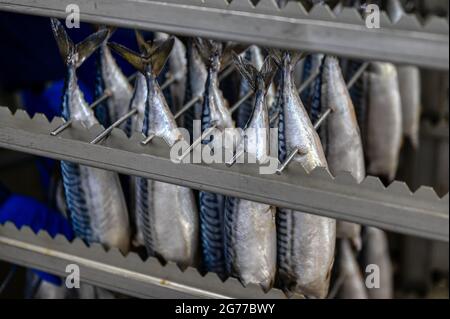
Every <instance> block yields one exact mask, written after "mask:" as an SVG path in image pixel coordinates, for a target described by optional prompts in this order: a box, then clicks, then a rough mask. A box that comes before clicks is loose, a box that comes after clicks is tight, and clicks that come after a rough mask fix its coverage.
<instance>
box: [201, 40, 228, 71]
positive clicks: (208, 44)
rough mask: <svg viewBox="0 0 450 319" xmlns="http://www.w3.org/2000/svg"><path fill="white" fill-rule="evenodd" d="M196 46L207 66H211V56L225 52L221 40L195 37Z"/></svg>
mask: <svg viewBox="0 0 450 319" xmlns="http://www.w3.org/2000/svg"><path fill="white" fill-rule="evenodd" d="M194 46H195V47H196V49H197V51H198V52H199V54H200V57H201V58H202V60H203V63H205V65H206V66H207V67H210V65H211V57H212V56H213V55H219V56H221V55H222V52H223V46H222V43H221V42H219V41H214V40H205V39H202V38H195V39H194Z"/></svg>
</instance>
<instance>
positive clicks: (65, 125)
mask: <svg viewBox="0 0 450 319" xmlns="http://www.w3.org/2000/svg"><path fill="white" fill-rule="evenodd" d="M137 74H138V72H135V73H133V74H132V75H130V76H129V77H128V78H127V80H128V82H132V81H133V80H134V79H135V78H136V76H137ZM173 82H175V79H174V78H173V77H169V79H167V81H166V82H164V84H163V85H162V86H161V88H163V89H164V88H166V87H167V86H169V85H171V84H172V83H173ZM111 96H112V92H111V91H110V90H108V89H106V90H105V91H104V92H103V95H102V96H100V97H99V98H98V99H97V100H95V101H94V102H92V104H90V105H89V108H91V109H93V108H95V107H96V106H98V105H99V104H100V103H102V102H104V101H106V100H107V99H109V98H110V97H111ZM72 123H73V119H69V120H67V121H66V122H64V123H63V124H61V125H60V126H58V127H57V128H56V129H54V130H53V131H51V132H50V135H52V136H56V135H58V134H60V133H61V132H62V131H64V130H65V129H67V128H68V127H69V126H70V125H72Z"/></svg>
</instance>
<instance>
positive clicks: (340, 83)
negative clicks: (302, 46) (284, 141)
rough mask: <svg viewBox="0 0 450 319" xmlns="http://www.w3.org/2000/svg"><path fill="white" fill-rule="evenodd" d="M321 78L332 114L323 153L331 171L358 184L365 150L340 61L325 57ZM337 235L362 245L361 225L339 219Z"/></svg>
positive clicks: (360, 178) (327, 104) (323, 103)
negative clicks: (349, 175) (350, 175)
mask: <svg viewBox="0 0 450 319" xmlns="http://www.w3.org/2000/svg"><path fill="white" fill-rule="evenodd" d="M324 63H325V64H324V69H323V80H322V105H323V108H324V109H325V110H326V109H328V108H331V109H332V110H333V112H332V113H330V115H329V116H328V119H327V123H326V125H327V127H326V131H327V147H326V150H327V151H326V153H327V154H326V156H327V161H328V168H329V169H330V172H331V173H332V174H333V175H335V176H336V174H338V173H339V172H344V171H345V172H350V173H351V174H352V175H353V177H354V178H355V180H356V181H357V182H358V183H361V182H362V181H363V179H364V177H365V176H366V169H365V162H364V150H363V144H362V139H361V133H360V130H359V126H358V122H357V118H356V113H355V109H354V107H353V103H352V100H351V98H350V94H349V92H348V90H347V86H346V83H345V81H344V78H343V75H342V72H341V69H340V67H339V61H338V59H337V58H335V57H326V58H325V62H324ZM337 237H339V238H349V239H351V240H352V242H353V244H354V245H355V247H356V248H357V249H358V250H359V249H360V248H361V225H358V224H354V223H348V222H344V221H338V223H337Z"/></svg>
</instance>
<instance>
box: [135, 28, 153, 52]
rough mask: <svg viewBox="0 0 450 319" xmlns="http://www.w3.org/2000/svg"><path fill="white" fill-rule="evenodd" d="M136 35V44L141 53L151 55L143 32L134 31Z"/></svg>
mask: <svg viewBox="0 0 450 319" xmlns="http://www.w3.org/2000/svg"><path fill="white" fill-rule="evenodd" d="M134 33H135V35H136V42H137V44H138V47H139V50H140V52H141V53H143V54H150V45H149V43H147V41H146V40H145V38H144V36H143V34H142V32H141V31H139V30H134Z"/></svg>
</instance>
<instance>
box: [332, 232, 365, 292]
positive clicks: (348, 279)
mask: <svg viewBox="0 0 450 319" xmlns="http://www.w3.org/2000/svg"><path fill="white" fill-rule="evenodd" d="M339 276H340V278H342V285H341V287H340V289H339V294H338V296H339V298H341V299H369V296H368V293H367V289H366V286H365V282H364V277H363V275H362V273H361V269H360V268H359V264H358V261H357V260H356V257H355V254H354V252H353V250H352V248H351V245H350V242H349V241H348V240H347V239H342V240H341V241H340V243H339Z"/></svg>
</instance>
